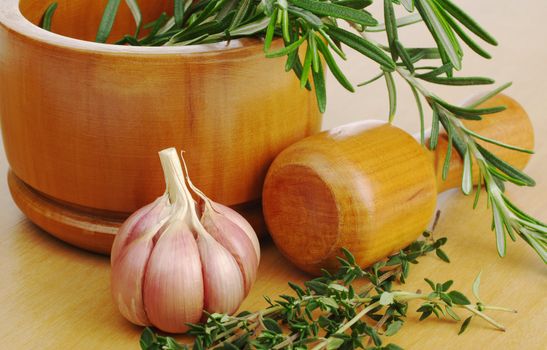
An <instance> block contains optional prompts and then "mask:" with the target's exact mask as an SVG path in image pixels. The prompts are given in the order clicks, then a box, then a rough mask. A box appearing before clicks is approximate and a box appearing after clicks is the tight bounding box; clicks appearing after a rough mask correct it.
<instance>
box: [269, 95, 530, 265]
mask: <svg viewBox="0 0 547 350" xmlns="http://www.w3.org/2000/svg"><path fill="white" fill-rule="evenodd" d="M499 105H504V106H506V107H507V109H506V110H505V111H503V112H501V113H497V114H495V115H487V116H484V118H483V120H481V121H464V122H465V125H466V127H468V128H469V129H471V130H473V131H475V132H478V133H479V134H482V135H484V136H487V137H490V138H493V139H496V140H499V141H502V142H505V143H508V144H512V145H515V146H519V147H524V148H528V149H532V148H533V144H534V141H533V129H532V125H531V123H530V120H529V118H528V115H527V114H526V112H525V111H524V109H523V108H522V107H521V106H520V105H519V104H518V103H517V102H516V101H515V100H513V99H512V98H510V97H508V96H505V95H498V96H496V97H494V98H492V99H490V100H488V101H487V102H485V103H483V104H481V105H480V106H479V107H480V108H482V107H492V106H499ZM481 144H482V145H483V146H485V147H486V148H488V149H489V150H490V151H492V152H493V153H495V154H496V155H498V156H499V157H501V158H502V159H504V160H506V161H508V162H509V163H511V164H513V165H514V166H516V167H518V168H520V169H522V168H524V166H525V165H526V164H527V163H528V160H529V158H530V155H529V154H526V153H521V152H516V151H512V150H508V149H505V148H502V147H499V146H495V145H492V144H487V143H484V142H481ZM447 147H448V142H447V138H446V135H444V134H441V136H440V139H439V144H438V147H437V149H436V150H434V151H430V150H428V149H426V148H425V147H423V146H421V145H420V143H419V141H417V140H416V139H415V138H413V137H412V136H411V135H409V134H407V133H406V132H404V131H403V130H401V129H399V128H397V127H395V126H393V125H390V124H388V123H385V122H381V121H362V122H357V123H352V124H348V125H344V126H342V127H338V128H334V129H332V130H329V131H326V132H322V133H320V134H316V135H313V136H310V137H308V138H305V139H303V140H301V141H299V142H297V143H295V144H293V145H292V146H290V147H288V148H287V149H285V150H284V151H283V152H282V153H281V154H280V155H279V156H278V157H277V158H276V159H275V161H274V162H273V164H272V166H271V167H270V169H269V171H268V174H267V176H266V181H265V184H264V191H263V210H264V217H265V220H266V224H267V226H268V229H269V231H270V234H271V236H272V238H273V240H274V242H275V244H276V245H277V247H278V248H279V249H280V251H281V252H282V253H283V254H284V255H285V256H286V257H287V258H288V259H289V260H290V261H292V262H293V263H294V264H295V265H296V266H298V267H299V268H301V269H302V270H304V271H307V272H309V273H312V274H317V273H319V272H320V269H321V268H326V269H331V270H332V269H334V268H336V267H337V266H338V265H337V260H336V256H339V255H340V254H341V252H340V248H342V247H344V248H347V249H349V250H350V251H351V252H352V253H353V254H354V255H355V258H356V261H357V262H358V263H359V265H361V266H368V265H371V264H373V263H374V262H376V261H378V260H380V259H382V258H384V257H386V256H388V255H390V254H392V253H394V252H396V251H398V250H399V249H402V248H404V247H405V246H407V245H408V244H410V243H411V242H413V241H414V240H416V239H417V238H418V236H419V235H420V234H421V233H422V232H423V231H424V230H425V229H426V227H427V225H428V223H429V222H430V220H431V217H432V216H433V213H434V210H435V206H436V198H437V193H439V192H442V191H445V190H447V189H450V188H454V187H459V186H460V184H461V176H462V159H461V157H460V155H459V154H458V153H457V152H456V151H455V150H454V151H453V152H452V158H451V162H450V172H449V175H448V177H447V179H446V180H445V181H443V180H442V178H441V176H442V175H441V173H442V167H443V162H444V158H445V155H446V151H447ZM473 169H474V172H475V170H477V166H474V167H473ZM474 180H475V182H476V181H477V180H478V174H477V173H474Z"/></svg>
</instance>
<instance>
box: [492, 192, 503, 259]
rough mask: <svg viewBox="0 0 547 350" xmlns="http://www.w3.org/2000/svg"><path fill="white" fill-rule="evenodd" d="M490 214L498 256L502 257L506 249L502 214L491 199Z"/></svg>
mask: <svg viewBox="0 0 547 350" xmlns="http://www.w3.org/2000/svg"><path fill="white" fill-rule="evenodd" d="M492 214H493V216H494V230H495V232H496V247H497V249H498V254H499V256H500V257H504V256H505V252H506V249H507V240H506V239H505V231H504V226H503V219H502V216H501V215H502V214H501V213H500V211H499V209H498V207H497V205H496V204H495V202H494V201H492Z"/></svg>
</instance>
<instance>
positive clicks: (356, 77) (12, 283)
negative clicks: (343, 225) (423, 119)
mask: <svg viewBox="0 0 547 350" xmlns="http://www.w3.org/2000/svg"><path fill="white" fill-rule="evenodd" d="M376 2H378V3H381V1H378V0H377V1H376ZM457 3H459V4H461V5H462V7H463V8H465V9H467V10H469V12H470V13H472V14H473V15H474V17H475V18H476V19H477V20H478V21H479V22H480V23H482V24H484V26H485V27H486V28H487V29H488V30H489V31H490V32H491V33H493V34H494V36H495V37H496V38H497V39H498V40H499V42H500V46H499V47H498V48H488V50H489V51H490V52H491V53H492V54H493V56H494V59H493V60H492V61H486V60H483V59H481V58H480V57H478V56H476V55H474V54H473V53H471V52H468V54H467V55H466V57H465V61H464V71H463V74H465V75H486V76H490V77H494V78H496V79H497V82H498V83H504V82H507V81H513V82H514V86H513V87H512V88H511V89H510V90H509V91H508V94H510V95H511V96H513V97H515V98H516V99H517V100H518V101H520V102H521V103H522V104H523V105H524V106H525V108H526V109H527V110H528V112H529V113H530V116H531V117H532V120H533V122H534V124H535V127H536V140H537V146H536V149H537V154H536V155H535V157H534V158H533V159H532V162H531V163H530V165H529V166H528V168H527V171H528V173H529V174H530V175H532V176H533V177H534V178H536V180H538V185H537V186H536V187H535V188H528V189H515V188H510V189H509V194H510V196H511V197H512V198H513V199H514V200H515V201H516V202H517V203H518V204H520V205H521V206H522V207H523V208H524V209H526V210H527V211H528V212H530V213H531V214H534V215H536V216H537V217H538V218H540V219H542V220H543V221H547V162H546V161H547V140H546V138H545V136H546V135H547V115H546V113H545V108H546V107H547V93H546V91H547V81H546V78H547V73H546V71H545V64H546V63H547V39H546V34H547V30H546V29H545V16H546V13H547V5H545V2H543V1H540V0H533V1H532V0H526V1H509V0H497V1H496V0H486V1H472V0H459V1H457ZM377 5H378V4H376V5H375V7H376V8H378V6H377ZM418 28H422V26H421V25H418V26H417V27H416V29H408V28H407V29H405V30H403V31H402V32H401V33H402V38H403V39H404V42H405V43H407V46H411V44H412V45H425V44H427V42H426V41H421V40H422V39H423V35H422V32H423V31H422V30H419V29H418ZM348 53H349V51H348ZM343 68H344V69H345V70H346V72H347V74H348V76H350V79H351V80H352V81H353V82H355V83H358V82H361V81H364V80H367V79H369V78H370V77H372V76H373V75H374V74H375V73H376V69H377V68H376V66H375V65H374V64H371V63H370V62H369V61H366V60H363V59H361V58H360V57H358V56H357V55H355V54H350V55H349V60H348V62H347V63H346V64H345V65H344V66H343ZM329 83H330V84H329V105H328V110H327V113H326V115H325V126H326V127H332V126H334V125H339V124H342V123H344V122H349V121H354V120H359V119H363V118H375V119H385V116H386V115H387V97H386V93H385V85H384V82H383V81H381V80H380V81H378V82H376V83H374V85H370V86H367V87H365V88H360V89H359V90H358V92H357V93H355V94H348V93H346V92H345V91H344V90H343V89H342V88H341V87H339V86H338V85H337V83H336V82H335V81H333V79H330V81H329ZM398 86H399V87H400V91H399V103H398V113H397V117H396V121H395V122H396V124H397V125H401V126H403V127H404V128H405V129H407V130H409V131H417V130H418V125H419V124H418V115H417V112H416V108H415V105H414V102H413V99H412V97H411V94H410V93H409V91H408V90H407V88H406V86H404V85H402V84H399V85H398ZM481 90H483V88H478V89H474V88H462V87H454V88H438V87H434V91H436V92H438V94H440V95H441V96H443V97H445V98H446V99H448V100H450V101H454V102H457V101H461V100H462V99H464V98H466V97H468V96H469V95H470V94H472V93H473V92H475V91H481ZM6 169H7V164H6V160H5V157H4V155H3V152H2V151H0V173H2V174H5V173H6ZM483 197H484V196H483ZM471 202H472V199H471V198H467V197H464V196H462V195H461V194H459V193H458V192H457V191H454V192H451V193H448V194H445V195H443V196H442V197H441V200H440V203H439V207H440V209H441V210H442V211H443V215H442V217H441V220H440V224H439V227H438V235H443V236H447V237H448V238H449V243H448V246H447V249H446V251H447V252H448V254H449V256H450V257H451V259H452V263H451V264H445V263H442V262H439V261H438V259H436V258H433V257H427V258H424V259H423V262H422V263H421V264H419V265H418V266H417V267H416V268H414V269H413V271H412V273H411V281H410V282H409V284H408V285H407V286H404V288H408V289H411V290H412V289H416V288H424V287H425V284H424V283H423V280H422V278H423V277H431V278H433V279H436V280H446V279H449V278H453V279H455V280H456V283H455V286H456V287H457V288H458V289H460V290H462V291H464V292H466V293H469V292H470V285H471V283H472V281H473V279H474V277H475V276H476V274H477V273H478V272H479V271H481V270H482V271H483V292H482V297H483V299H484V300H486V301H487V302H490V303H492V304H496V305H501V306H507V307H513V308H516V309H518V310H519V313H518V314H516V315H513V314H494V316H495V317H496V319H498V320H499V321H500V322H502V323H503V324H505V325H506V326H507V327H508V331H507V332H505V333H502V332H499V331H495V330H492V329H491V328H490V327H489V326H488V325H486V324H485V323H483V322H481V321H474V322H473V323H472V325H471V327H470V328H469V330H468V331H467V332H466V334H465V335H462V336H457V335H456V334H457V329H458V327H459V326H458V325H455V324H454V323H453V322H450V321H436V320H433V319H431V320H427V321H425V322H423V323H420V324H417V322H416V321H417V318H416V316H415V314H414V313H411V316H410V319H409V321H408V325H407V326H405V327H404V328H403V330H402V331H401V332H400V333H399V334H398V335H397V336H396V337H394V339H388V341H392V342H395V343H397V344H399V345H401V346H403V347H404V348H406V349H418V350H421V349H529V350H534V349H545V348H546V347H547V334H546V332H545V327H544V325H545V324H546V323H547V314H546V307H547V298H546V295H545V290H546V287H547V278H546V274H545V266H544V265H543V264H542V263H541V262H540V261H539V260H538V258H537V257H535V256H534V255H533V253H532V251H531V250H530V249H529V248H528V247H526V246H525V245H524V244H523V243H522V242H520V241H519V242H518V243H515V244H513V243H510V244H509V246H508V248H509V249H508V250H509V253H508V256H507V257H506V258H505V259H503V260H501V259H499V258H498V257H497V256H496V253H495V248H494V239H493V233H491V232H490V230H489V220H490V217H489V213H488V212H487V211H486V210H485V209H484V206H483V205H481V206H480V208H479V209H477V210H475V211H473V210H472V209H471ZM482 204H484V202H483V203H482ZM0 277H1V279H0V348H1V349H4V348H6V349H7V348H13V349H23V348H35V349H54V348H55V349H68V348H78V349H136V348H137V347H138V336H139V334H140V328H138V327H133V326H131V325H129V324H128V323H127V322H126V321H125V320H123V319H122V318H121V316H119V314H118V312H117V311H116V310H115V308H114V306H113V305H112V303H111V301H110V292H109V282H108V280H109V262H108V259H107V258H104V257H101V256H97V255H93V254H89V253H86V252H83V251H80V250H78V249H74V248H72V247H69V246H67V245H65V244H64V243H61V242H59V241H57V240H55V239H53V238H51V237H49V236H48V235H46V234H45V233H44V232H42V231H41V230H39V229H37V228H36V227H35V226H34V225H32V224H31V223H30V222H29V221H28V220H26V219H25V218H24V217H23V215H22V214H21V213H20V212H19V210H18V209H16V207H15V206H14V204H13V202H12V200H11V198H10V196H9V193H8V190H7V185H6V181H5V178H2V180H1V181H0ZM304 278H305V276H304V275H302V274H301V273H299V272H297V271H296V270H295V269H294V268H293V267H292V266H291V265H290V264H289V263H287V262H286V261H285V260H284V259H283V258H282V257H280V256H279V255H278V254H277V252H276V251H275V248H274V247H273V246H272V245H271V244H266V245H265V247H264V258H263V261H262V264H261V268H260V271H259V279H258V281H257V283H256V286H255V288H254V289H253V291H252V294H251V296H250V298H249V299H248V300H247V301H246V303H245V305H244V307H246V308H250V309H256V308H257V307H259V306H263V305H264V303H263V302H262V300H261V296H262V295H265V294H268V295H276V294H278V293H281V292H285V291H287V288H286V287H285V285H286V281H287V280H289V279H290V280H294V281H300V280H302V279H304ZM415 308H416V307H415V306H414V305H412V306H411V309H412V310H414V309H415Z"/></svg>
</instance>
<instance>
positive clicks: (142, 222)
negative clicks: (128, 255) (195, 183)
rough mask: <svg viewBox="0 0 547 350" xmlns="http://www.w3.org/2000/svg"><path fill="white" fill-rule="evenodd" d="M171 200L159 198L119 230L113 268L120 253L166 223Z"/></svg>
mask: <svg viewBox="0 0 547 350" xmlns="http://www.w3.org/2000/svg"><path fill="white" fill-rule="evenodd" d="M168 204H169V199H168V198H167V196H165V195H164V196H161V197H158V198H157V199H156V200H155V201H153V202H152V203H150V204H147V205H145V206H144V207H142V208H140V209H138V210H137V211H136V212H134V213H133V214H132V215H131V216H130V217H129V218H127V220H125V222H124V223H123V224H122V226H121V227H120V228H119V230H118V233H117V234H116V238H115V239H114V243H113V245H112V250H111V252H110V263H111V265H112V266H113V265H114V263H115V262H116V260H117V259H118V255H119V254H120V252H121V251H122V250H123V249H125V246H126V245H127V244H129V243H131V241H133V240H134V239H136V238H138V237H141V236H143V235H147V234H151V233H152V234H153V233H154V232H151V231H152V230H157V225H158V224H161V222H162V221H165V220H166V218H167V217H168V215H169V210H170V209H169V207H168Z"/></svg>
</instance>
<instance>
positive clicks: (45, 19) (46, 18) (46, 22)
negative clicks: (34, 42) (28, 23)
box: [40, 2, 58, 31]
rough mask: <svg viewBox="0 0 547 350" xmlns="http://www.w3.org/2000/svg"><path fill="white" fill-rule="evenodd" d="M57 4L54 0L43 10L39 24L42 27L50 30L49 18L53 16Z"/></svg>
mask: <svg viewBox="0 0 547 350" xmlns="http://www.w3.org/2000/svg"><path fill="white" fill-rule="evenodd" d="M57 5H58V4H57V2H54V3H52V4H51V5H49V6H48V7H47V9H46V11H45V12H44V16H43V17H42V23H41V25H40V27H42V29H45V30H49V31H51V19H52V18H53V14H54V13H55V10H57Z"/></svg>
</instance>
